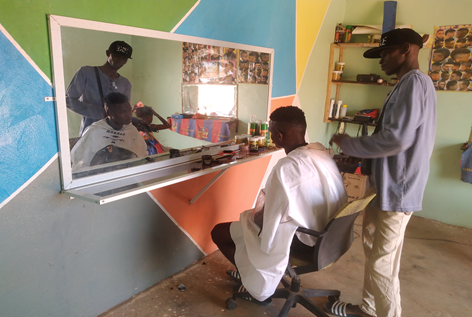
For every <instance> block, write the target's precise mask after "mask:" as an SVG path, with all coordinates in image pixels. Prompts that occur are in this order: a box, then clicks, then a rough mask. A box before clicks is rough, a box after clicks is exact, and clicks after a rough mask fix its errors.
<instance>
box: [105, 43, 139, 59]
mask: <svg viewBox="0 0 472 317" xmlns="http://www.w3.org/2000/svg"><path fill="white" fill-rule="evenodd" d="M108 51H109V52H110V53H112V54H117V55H121V56H124V57H127V58H131V54H132V53H133V48H132V47H131V46H130V45H129V44H128V43H126V42H124V41H115V42H113V43H111V44H110V47H109V48H108Z"/></svg>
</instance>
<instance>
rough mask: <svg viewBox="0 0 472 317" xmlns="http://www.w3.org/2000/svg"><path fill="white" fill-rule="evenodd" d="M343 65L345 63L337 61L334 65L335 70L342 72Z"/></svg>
mask: <svg viewBox="0 0 472 317" xmlns="http://www.w3.org/2000/svg"><path fill="white" fill-rule="evenodd" d="M345 65H346V63H343V62H338V64H337V65H336V70H337V71H340V72H343V71H344V66H345Z"/></svg>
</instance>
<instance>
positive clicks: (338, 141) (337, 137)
mask: <svg viewBox="0 0 472 317" xmlns="http://www.w3.org/2000/svg"><path fill="white" fill-rule="evenodd" d="M350 138H351V137H350V136H349V135H347V134H334V135H333V136H332V137H331V140H330V141H329V145H333V143H336V144H337V145H338V146H341V142H342V141H343V140H346V139H350Z"/></svg>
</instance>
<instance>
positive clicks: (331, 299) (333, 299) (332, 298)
mask: <svg viewBox="0 0 472 317" xmlns="http://www.w3.org/2000/svg"><path fill="white" fill-rule="evenodd" d="M339 299H340V298H339V296H328V300H329V301H330V302H331V303H334V302H337V301H338V300H339Z"/></svg>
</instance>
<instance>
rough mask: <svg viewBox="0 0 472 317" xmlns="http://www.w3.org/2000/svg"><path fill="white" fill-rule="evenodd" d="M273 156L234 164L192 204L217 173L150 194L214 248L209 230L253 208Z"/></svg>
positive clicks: (205, 248) (207, 250)
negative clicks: (191, 201) (192, 200)
mask: <svg viewBox="0 0 472 317" xmlns="http://www.w3.org/2000/svg"><path fill="white" fill-rule="evenodd" d="M270 158H271V156H267V157H263V158H261V159H258V160H255V161H252V162H248V163H245V164H241V165H237V166H234V167H231V168H230V169H229V170H228V171H226V173H224V174H223V175H222V176H221V177H220V178H219V179H218V180H217V181H216V182H215V183H214V184H213V185H212V186H211V187H210V188H209V189H208V190H207V191H206V192H205V193H204V194H203V195H202V196H200V198H199V199H198V200H197V201H196V202H195V203H194V204H193V205H190V204H189V202H190V200H191V199H192V198H194V197H195V195H197V194H198V192H199V191H200V190H201V189H202V188H203V187H205V185H206V184H208V182H209V181H211V180H212V179H213V177H215V175H216V174H217V173H218V172H215V173H211V174H207V175H204V176H201V177H198V178H195V179H191V180H188V181H185V182H182V183H179V184H175V185H171V186H167V187H164V188H159V189H156V190H153V191H151V194H152V195H153V196H154V197H155V198H156V199H157V200H158V201H159V203H160V204H161V205H162V206H163V207H164V209H165V210H166V211H167V212H168V213H169V214H170V215H171V217H172V218H174V220H175V221H176V222H177V223H178V224H179V225H180V226H181V227H182V228H183V229H184V230H185V231H186V232H187V233H188V234H189V235H190V236H191V237H192V238H193V239H194V240H195V242H196V243H197V244H198V245H199V246H200V247H201V248H202V250H203V251H204V252H205V253H211V252H213V251H215V250H216V249H217V248H216V245H215V244H214V243H213V241H211V236H210V232H211V229H213V227H214V226H215V225H216V224H217V223H220V222H228V221H234V220H238V219H239V214H240V213H241V212H242V211H244V210H247V209H250V208H252V205H253V203H254V201H255V199H256V196H257V193H258V190H259V186H260V184H261V181H262V179H263V177H264V174H265V171H266V169H267V166H268V165H269V162H270Z"/></svg>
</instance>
